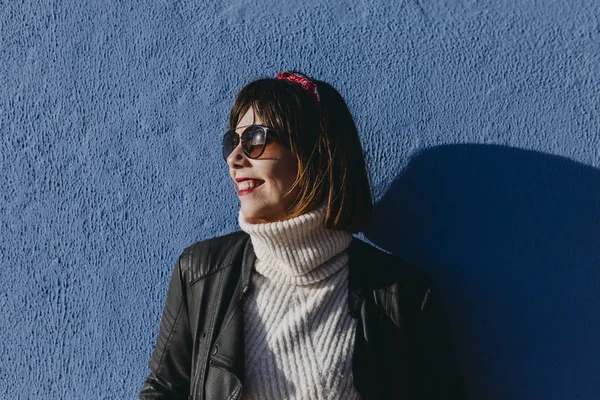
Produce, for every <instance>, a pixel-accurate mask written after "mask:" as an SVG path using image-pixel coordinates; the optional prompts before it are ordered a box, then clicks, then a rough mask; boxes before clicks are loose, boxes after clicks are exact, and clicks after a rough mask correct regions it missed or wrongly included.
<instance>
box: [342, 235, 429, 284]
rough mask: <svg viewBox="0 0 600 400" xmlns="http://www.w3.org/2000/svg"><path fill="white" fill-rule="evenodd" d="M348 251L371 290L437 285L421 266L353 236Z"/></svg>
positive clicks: (351, 262) (351, 263) (355, 266)
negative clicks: (387, 287) (388, 287)
mask: <svg viewBox="0 0 600 400" xmlns="http://www.w3.org/2000/svg"><path fill="white" fill-rule="evenodd" d="M348 251H349V255H350V265H351V268H352V269H354V272H355V273H356V274H357V275H360V276H361V277H362V278H363V279H364V281H363V282H364V284H365V285H368V286H370V288H371V289H377V288H382V287H386V286H390V287H392V288H394V287H396V288H397V287H399V286H402V287H413V288H415V289H420V290H423V289H424V290H425V291H426V290H427V289H428V287H429V286H431V285H432V284H433V282H432V280H431V278H430V277H429V275H428V274H427V273H426V272H425V271H423V270H422V269H421V268H419V267H417V266H415V265H413V264H411V263H409V262H408V261H406V260H403V259H402V258H399V257H397V256H394V255H392V254H390V253H387V252H385V251H383V250H380V249H378V248H377V247H375V246H373V245H371V244H369V243H366V242H363V241H362V240H360V239H358V238H353V239H352V242H351V244H350V247H349V250H348Z"/></svg>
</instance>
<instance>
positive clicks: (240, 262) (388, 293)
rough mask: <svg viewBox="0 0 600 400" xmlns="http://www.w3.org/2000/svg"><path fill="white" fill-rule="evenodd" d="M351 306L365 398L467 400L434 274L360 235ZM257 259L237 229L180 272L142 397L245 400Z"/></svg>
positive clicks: (186, 257)
mask: <svg viewBox="0 0 600 400" xmlns="http://www.w3.org/2000/svg"><path fill="white" fill-rule="evenodd" d="M348 251H349V256H350V266H349V268H350V272H349V283H348V286H349V293H348V312H349V313H350V314H351V315H352V316H353V317H354V318H356V319H357V320H358V321H357V325H356V326H357V328H356V335H355V342H354V353H353V362H352V375H353V379H354V386H355V387H356V388H357V389H358V391H359V392H360V393H361V394H362V397H363V398H364V399H419V400H421V399H436V400H442V399H466V398H467V394H466V390H465V387H464V384H463V379H462V376H461V374H460V372H459V370H458V368H457V366H456V363H455V361H454V358H453V355H452V344H451V340H450V331H449V326H448V322H447V319H446V316H445V313H444V311H443V308H442V305H441V302H440V298H439V296H438V293H437V292H436V290H435V289H434V288H433V286H432V282H431V280H430V279H429V278H428V277H427V275H426V274H425V273H424V272H422V271H420V270H419V269H417V268H415V267H413V266H411V265H410V264H408V263H406V262H404V261H402V260H400V259H398V258H396V257H393V256H391V255H389V254H387V253H385V252H383V251H381V250H378V249H376V248H375V247H373V246H371V245H369V244H367V243H365V242H362V241H360V240H359V239H356V238H354V239H353V240H352V242H351V244H350V247H349V248H348ZM255 258H256V256H255V255H254V251H253V248H252V244H251V241H250V240H249V236H248V235H247V234H246V233H244V232H235V233H232V234H229V235H226V236H222V237H218V238H214V239H210V240H206V241H202V242H199V243H196V244H194V245H192V246H190V247H188V248H187V249H185V251H184V252H183V253H182V255H181V256H180V257H179V260H178V262H177V265H176V267H175V269H174V271H173V275H172V277H171V282H170V284H169V289H168V292H167V300H166V305H165V308H164V311H163V314H162V321H161V325H160V331H159V336H158V340H157V342H156V347H155V348H154V352H153V354H152V359H151V360H150V363H149V366H150V370H151V372H150V375H149V376H148V377H147V379H146V381H145V382H144V385H143V387H142V389H141V391H140V398H141V399H209V400H212V399H239V398H241V397H242V386H243V383H244V313H243V308H242V301H243V300H244V296H245V295H246V294H247V293H248V290H251V288H250V275H251V272H252V267H253V265H254V260H255Z"/></svg>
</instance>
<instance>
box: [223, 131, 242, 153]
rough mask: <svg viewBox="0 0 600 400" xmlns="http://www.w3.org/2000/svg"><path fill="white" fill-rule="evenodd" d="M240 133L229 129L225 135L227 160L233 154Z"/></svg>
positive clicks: (224, 145)
mask: <svg viewBox="0 0 600 400" xmlns="http://www.w3.org/2000/svg"><path fill="white" fill-rule="evenodd" d="M238 140H239V138H238V135H237V133H235V131H227V132H225V135H224V136H223V158H224V159H225V160H227V157H229V155H230V154H231V152H232V151H233V149H235V147H236V146H237V144H238Z"/></svg>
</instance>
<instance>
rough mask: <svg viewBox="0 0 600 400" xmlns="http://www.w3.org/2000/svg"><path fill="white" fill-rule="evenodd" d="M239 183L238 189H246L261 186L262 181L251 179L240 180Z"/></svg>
mask: <svg viewBox="0 0 600 400" xmlns="http://www.w3.org/2000/svg"><path fill="white" fill-rule="evenodd" d="M237 185H238V190H246V189H250V188H255V187H257V186H259V185H260V182H259V181H255V180H252V179H249V180H247V181H243V182H239V183H238V184H237Z"/></svg>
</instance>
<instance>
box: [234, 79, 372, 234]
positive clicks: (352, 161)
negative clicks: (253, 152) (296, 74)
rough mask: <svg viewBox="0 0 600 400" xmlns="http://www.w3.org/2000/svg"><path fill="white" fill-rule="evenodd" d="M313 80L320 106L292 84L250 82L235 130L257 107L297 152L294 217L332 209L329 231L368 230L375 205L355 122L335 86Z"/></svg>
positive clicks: (242, 97)
mask: <svg viewBox="0 0 600 400" xmlns="http://www.w3.org/2000/svg"><path fill="white" fill-rule="evenodd" d="M309 79H310V78H309ZM311 80H312V82H314V83H315V84H316V85H317V89H318V91H319V96H320V105H319V104H317V103H316V102H315V101H314V99H313V98H312V97H311V96H310V95H309V94H308V93H307V92H305V91H304V89H302V88H301V87H300V86H298V85H296V84H294V83H290V82H288V81H284V80H277V79H259V80H256V81H254V82H251V83H249V84H248V85H246V86H245V87H244V88H243V89H242V90H241V91H240V93H239V94H238V95H237V97H236V99H235V101H234V103H233V106H232V108H231V113H230V116H229V127H230V129H235V127H236V126H237V124H238V122H239V120H240V119H241V118H242V116H243V115H244V114H245V113H246V111H248V109H249V108H250V107H252V108H253V110H254V113H255V115H256V116H258V117H259V118H260V119H261V120H262V121H263V122H264V123H265V124H266V125H267V126H269V127H271V128H273V129H274V130H275V131H276V132H278V133H279V141H280V142H281V143H282V144H284V145H286V146H288V147H289V148H290V149H291V151H292V153H294V155H295V156H296V158H297V160H298V176H297V177H296V181H295V182H294V184H293V185H292V187H291V188H290V190H289V191H288V193H287V194H289V193H290V192H291V191H292V190H293V189H294V188H296V187H297V188H298V189H299V194H298V197H297V198H296V199H295V201H294V202H292V204H291V206H290V207H289V209H288V210H287V211H288V212H289V213H290V218H293V217H296V216H299V215H301V214H303V213H305V212H307V211H311V210H314V209H316V208H319V207H321V206H326V210H327V211H326V217H325V226H326V227H327V228H330V229H338V230H345V231H348V232H352V233H356V232H361V231H364V230H366V229H367V228H368V227H369V224H370V222H371V214H372V209H373V201H372V198H371V189H370V186H369V180H368V176H367V170H366V166H365V161H364V157H363V150H362V147H361V145H360V140H359V138H358V132H357V131H356V126H355V124H354V120H353V119H352V115H351V114H350V111H349V110H348V106H347V105H346V102H345V101H344V99H343V98H342V96H341V95H340V94H339V93H338V92H337V91H336V90H335V89H334V88H333V87H332V86H331V85H329V84H327V83H326V82H321V81H316V80H313V79H311Z"/></svg>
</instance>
